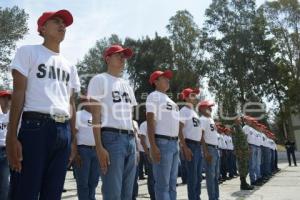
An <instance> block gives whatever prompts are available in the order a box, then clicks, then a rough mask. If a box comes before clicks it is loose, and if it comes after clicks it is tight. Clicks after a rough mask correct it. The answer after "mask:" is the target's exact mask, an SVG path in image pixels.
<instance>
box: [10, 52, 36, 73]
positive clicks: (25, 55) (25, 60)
mask: <svg viewBox="0 0 300 200" xmlns="http://www.w3.org/2000/svg"><path fill="white" fill-rule="evenodd" d="M30 66H31V55H30V49H29V48H28V47H26V46H23V47H20V48H19V49H18V50H17V52H16V55H15V57H14V59H13V61H12V62H11V64H10V69H11V70H13V69H15V70H17V71H18V72H20V73H21V74H22V75H23V76H25V77H28V74H29V70H30Z"/></svg>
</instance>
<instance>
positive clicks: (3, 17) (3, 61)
mask: <svg viewBox="0 0 300 200" xmlns="http://www.w3.org/2000/svg"><path fill="white" fill-rule="evenodd" d="M27 19H28V15H27V14H26V13H25V11H24V10H23V9H20V8H18V7H17V6H14V7H12V8H2V7H0V74H1V75H0V79H2V81H3V82H4V84H5V85H8V78H7V75H8V65H9V63H10V62H11V54H12V52H13V51H14V49H15V47H16V42H17V41H18V40H20V39H22V38H23V37H24V35H25V34H26V33H27V31H28V28H27ZM6 87H7V86H6Z"/></svg>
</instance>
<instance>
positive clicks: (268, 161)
mask: <svg viewBox="0 0 300 200" xmlns="http://www.w3.org/2000/svg"><path fill="white" fill-rule="evenodd" d="M267 152H268V157H267V158H268V160H267V174H268V176H271V175H272V172H271V159H272V158H271V157H272V152H271V149H270V148H267Z"/></svg>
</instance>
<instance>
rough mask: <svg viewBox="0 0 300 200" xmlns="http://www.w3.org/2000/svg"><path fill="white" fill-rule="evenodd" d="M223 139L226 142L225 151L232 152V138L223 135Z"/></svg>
mask: <svg viewBox="0 0 300 200" xmlns="http://www.w3.org/2000/svg"><path fill="white" fill-rule="evenodd" d="M225 139H226V142H227V149H228V150H234V146H233V143H232V137H231V136H230V135H225Z"/></svg>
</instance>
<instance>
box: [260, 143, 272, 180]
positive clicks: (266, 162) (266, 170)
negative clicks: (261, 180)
mask: <svg viewBox="0 0 300 200" xmlns="http://www.w3.org/2000/svg"><path fill="white" fill-rule="evenodd" d="M262 155H263V157H262V168H261V169H262V176H263V177H268V176H270V175H271V172H270V171H271V170H270V166H271V155H270V151H269V148H267V147H262Z"/></svg>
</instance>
